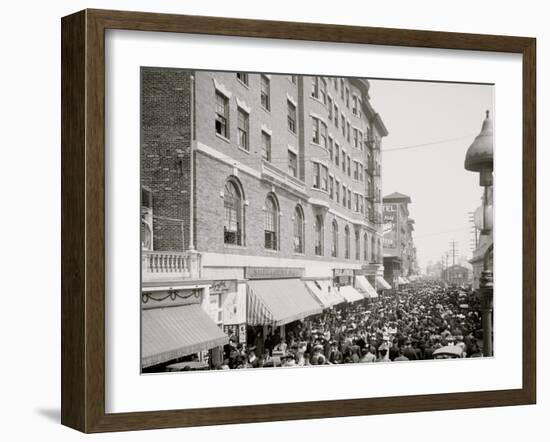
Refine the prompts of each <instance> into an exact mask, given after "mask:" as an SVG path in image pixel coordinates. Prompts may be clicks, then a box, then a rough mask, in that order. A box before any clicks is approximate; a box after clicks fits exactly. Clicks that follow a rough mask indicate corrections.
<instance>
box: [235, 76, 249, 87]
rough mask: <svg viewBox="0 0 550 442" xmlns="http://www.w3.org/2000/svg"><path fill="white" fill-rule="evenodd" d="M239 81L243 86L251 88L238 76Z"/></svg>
mask: <svg viewBox="0 0 550 442" xmlns="http://www.w3.org/2000/svg"><path fill="white" fill-rule="evenodd" d="M237 81H238V82H239V83H240V85H241V86H244V87H245V88H247V89H250V86H249V85H248V84H246V83H245V82H244V81H242V80H240V79H239V78H238V77H237Z"/></svg>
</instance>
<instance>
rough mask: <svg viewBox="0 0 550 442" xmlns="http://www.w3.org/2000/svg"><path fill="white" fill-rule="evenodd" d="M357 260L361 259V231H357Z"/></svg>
mask: <svg viewBox="0 0 550 442" xmlns="http://www.w3.org/2000/svg"><path fill="white" fill-rule="evenodd" d="M355 259H356V260H357V261H359V260H360V259H361V234H360V233H359V230H356V231H355Z"/></svg>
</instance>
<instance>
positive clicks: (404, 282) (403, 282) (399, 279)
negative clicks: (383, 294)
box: [397, 276, 408, 285]
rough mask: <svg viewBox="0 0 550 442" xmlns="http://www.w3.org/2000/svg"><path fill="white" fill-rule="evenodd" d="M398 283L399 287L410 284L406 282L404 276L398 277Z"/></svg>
mask: <svg viewBox="0 0 550 442" xmlns="http://www.w3.org/2000/svg"><path fill="white" fill-rule="evenodd" d="M397 283H398V284H399V285H402V284H408V282H407V281H406V280H405V278H403V277H402V276H398V277H397Z"/></svg>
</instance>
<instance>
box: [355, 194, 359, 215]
mask: <svg viewBox="0 0 550 442" xmlns="http://www.w3.org/2000/svg"><path fill="white" fill-rule="evenodd" d="M355 211H356V212H359V194H358V193H356V194H355Z"/></svg>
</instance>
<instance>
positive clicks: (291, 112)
mask: <svg viewBox="0 0 550 442" xmlns="http://www.w3.org/2000/svg"><path fill="white" fill-rule="evenodd" d="M287 107H288V130H289V131H290V132H292V133H294V134H295V133H296V106H294V103H292V102H291V101H290V100H287Z"/></svg>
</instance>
